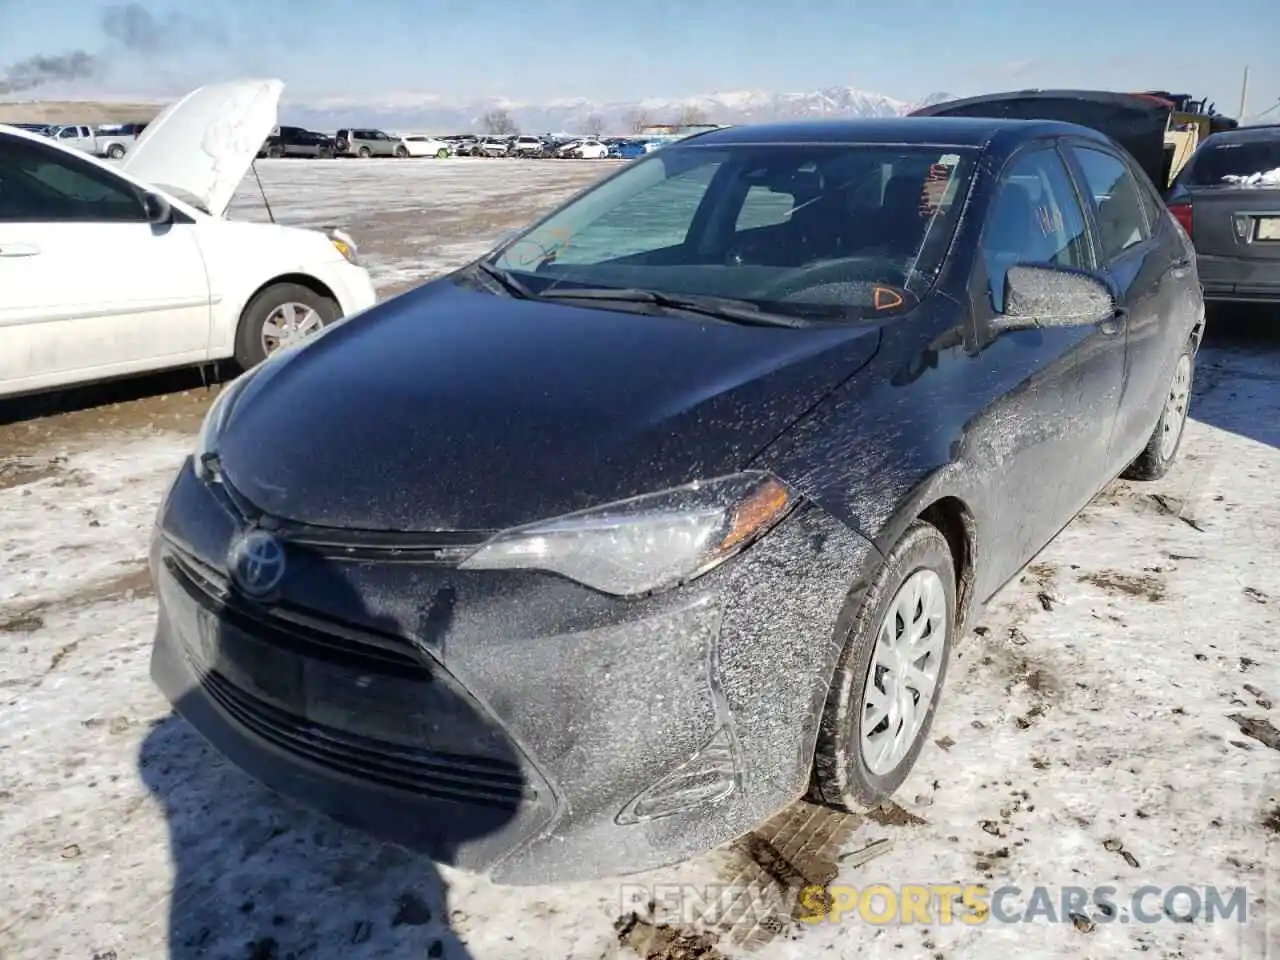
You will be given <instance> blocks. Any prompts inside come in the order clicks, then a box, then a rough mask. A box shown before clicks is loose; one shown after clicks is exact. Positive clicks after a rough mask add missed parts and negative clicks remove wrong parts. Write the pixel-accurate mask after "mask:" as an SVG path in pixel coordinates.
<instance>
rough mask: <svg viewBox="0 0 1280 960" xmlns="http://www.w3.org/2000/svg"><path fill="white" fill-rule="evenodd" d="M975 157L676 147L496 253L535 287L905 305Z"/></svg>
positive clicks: (960, 152)
mask: <svg viewBox="0 0 1280 960" xmlns="http://www.w3.org/2000/svg"><path fill="white" fill-rule="evenodd" d="M976 157H977V154H976V153H975V152H974V151H971V150H967V149H954V148H943V147H933V146H900V145H881V144H844V145H832V144H732V145H724V146H717V145H698V144H690V145H688V146H672V147H669V148H667V149H665V150H662V151H660V152H656V153H653V154H650V155H648V156H647V157H645V158H643V159H640V160H638V161H637V162H636V163H635V164H633V165H630V166H628V167H627V168H625V169H624V170H623V172H622V173H620V174H618V175H617V176H614V177H612V178H610V179H608V180H606V181H604V182H603V183H602V184H600V185H599V186H597V187H595V188H594V189H592V190H590V191H588V192H587V193H585V194H583V195H582V196H581V197H579V198H578V199H577V200H575V201H574V202H572V203H571V204H569V205H568V206H567V207H565V208H564V209H562V210H560V211H558V212H556V213H553V214H552V215H550V216H549V217H547V218H545V219H544V220H542V221H541V222H540V223H538V224H536V225H535V226H534V227H533V228H531V229H530V230H528V231H527V232H526V233H524V234H523V235H522V236H520V237H518V238H517V239H516V240H514V241H512V242H511V243H509V244H508V245H506V246H505V247H503V248H502V249H500V250H499V251H498V252H497V253H496V254H495V255H494V256H493V258H491V260H490V263H491V264H492V266H494V267H497V268H499V269H503V270H508V271H512V272H513V273H515V274H518V275H519V276H520V278H521V279H522V280H523V281H525V282H527V283H528V284H529V285H530V287H531V289H535V290H536V289H539V288H540V289H541V290H543V291H545V290H549V289H550V288H551V287H562V288H563V287H564V286H585V287H594V288H602V287H603V288H608V287H618V288H641V289H645V290H651V291H657V292H665V293H669V294H684V295H703V296H712V297H725V298H733V299H737V300H746V301H751V302H753V303H756V304H759V305H761V306H763V307H767V308H768V309H773V310H780V311H783V312H793V313H797V314H812V315H814V316H823V317H849V318H854V317H857V316H864V315H867V314H869V313H874V312H877V309H876V308H877V305H879V307H880V310H881V311H882V310H883V309H885V308H884V306H883V304H886V303H897V304H903V303H904V302H907V298H906V297H901V296H895V293H897V292H898V291H901V292H903V293H911V294H913V295H914V296H915V297H918V296H919V295H920V294H922V293H923V292H924V290H925V289H926V288H927V287H929V286H930V285H931V284H932V281H933V277H934V276H936V273H937V270H938V269H939V267H940V266H941V262H942V259H943V257H944V256H945V254H946V251H947V250H948V248H949V246H950V239H951V236H952V233H953V231H954V227H955V219H956V217H958V214H959V210H960V209H962V207H963V203H964V199H965V197H966V196H967V193H968V187H969V184H970V182H971V179H972V172H973V168H974V165H975V162H976ZM886 287H887V288H890V290H889V293H888V295H886V294H885V293H884V292H883V290H884V288H886ZM877 291H881V292H877Z"/></svg>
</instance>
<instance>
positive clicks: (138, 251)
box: [0, 80, 376, 397]
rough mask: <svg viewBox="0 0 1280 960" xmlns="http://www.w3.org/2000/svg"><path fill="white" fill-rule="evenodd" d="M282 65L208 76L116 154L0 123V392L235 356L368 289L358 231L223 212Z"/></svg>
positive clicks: (249, 356) (264, 123)
mask: <svg viewBox="0 0 1280 960" xmlns="http://www.w3.org/2000/svg"><path fill="white" fill-rule="evenodd" d="M283 89H284V84H283V83H282V82H281V81H279V80H240V81H233V82H228V83H219V84H214V85H211V86H206V87H202V88H200V89H199V90H196V91H194V92H193V93H190V94H188V95H187V96H186V97H184V98H183V99H181V100H179V101H178V102H177V103H174V104H172V105H170V106H169V107H167V108H165V109H164V110H163V111H162V112H161V113H160V115H159V116H158V117H156V119H155V120H153V121H152V122H151V123H150V124H148V126H147V128H146V130H144V131H143V133H142V135H141V136H140V137H138V140H137V143H136V144H135V145H134V146H133V148H132V149H131V150H130V151H129V153H128V155H127V156H126V157H125V159H124V161H123V163H120V164H111V163H107V162H102V161H97V160H95V159H93V158H92V157H87V156H85V155H84V154H83V153H80V152H78V151H75V150H69V149H65V148H62V147H60V146H58V145H57V143H55V142H53V141H50V140H48V139H47V138H44V137H39V136H36V135H34V134H31V133H28V132H25V131H23V130H19V129H17V128H16V127H7V126H0V397H3V396H11V395H16V394H21V393H29V392H34V391H39V390H45V389H53V388H58V387H65V386H70V385H73V384H78V383H85V382H90V381H95V380H104V379H107V378H111V377H119V376H125V375H129V374H136V373H143V372H146V371H152V370H160V369H166V368H170V367H179V366H188V365H192V364H201V363H207V362H210V361H215V360H221V359H226V358H233V359H234V360H235V361H236V362H237V363H238V364H239V365H240V366H241V367H244V368H247V367H250V366H253V365H254V364H256V363H258V362H260V361H261V360H263V359H264V358H265V357H266V356H267V355H268V354H270V353H273V352H274V351H275V350H277V349H280V348H282V347H285V346H288V345H290V344H292V343H296V342H297V341H298V340H300V339H301V338H303V337H305V336H307V335H308V334H310V333H313V332H315V331H316V330H319V329H320V328H322V327H323V326H325V325H326V324H328V323H331V322H333V321H335V320H338V319H339V318H342V317H344V316H350V315H351V314H353V313H356V312H358V311H360V310H363V309H365V308H366V307H369V306H372V305H373V303H374V302H375V299H376V297H375V295H374V290H373V284H372V282H371V281H370V278H369V274H368V272H367V271H366V270H365V269H364V268H363V267H361V266H360V265H359V262H358V258H357V253H356V248H355V244H354V243H353V242H352V240H351V238H350V237H348V236H347V235H346V234H344V233H342V232H341V231H339V230H337V229H336V228H334V229H326V230H324V231H319V230H304V229H300V228H296V227H287V226H282V225H279V224H276V223H252V222H247V221H237V220H230V219H227V218H226V216H225V214H226V210H227V206H228V205H229V204H230V202H231V197H232V194H233V193H234V192H235V190H236V188H237V187H238V186H239V185H240V182H241V181H242V180H243V179H244V177H245V175H246V174H247V173H248V172H249V168H250V166H251V164H252V163H253V160H254V157H255V156H256V155H257V152H258V149H259V148H260V147H261V146H262V142H263V141H264V140H265V139H266V138H267V136H268V135H269V134H270V132H271V130H272V128H273V127H274V126H275V125H276V122H277V120H276V115H277V110H278V106H279V102H280V93H281V91H282V90H283Z"/></svg>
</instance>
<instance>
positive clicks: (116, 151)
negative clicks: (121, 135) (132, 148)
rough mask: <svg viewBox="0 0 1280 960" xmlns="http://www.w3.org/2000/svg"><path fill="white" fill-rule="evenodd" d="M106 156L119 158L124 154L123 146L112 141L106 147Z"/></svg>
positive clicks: (113, 158)
mask: <svg viewBox="0 0 1280 960" xmlns="http://www.w3.org/2000/svg"><path fill="white" fill-rule="evenodd" d="M107 156H108V157H109V158H110V159H112V160H119V159H120V158H121V157H123V156H124V147H123V146H122V145H121V144H118V143H113V144H112V145H111V146H109V147H107Z"/></svg>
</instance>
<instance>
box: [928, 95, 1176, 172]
mask: <svg viewBox="0 0 1280 960" xmlns="http://www.w3.org/2000/svg"><path fill="white" fill-rule="evenodd" d="M1172 113H1173V104H1172V103H1170V102H1169V101H1167V100H1163V99H1160V98H1159V97H1154V96H1151V95H1148V94H1137V93H1112V92H1110V91H1105V90H1019V91H1017V92H1016V93H989V94H984V95H982V96H980V97H968V98H966V99H964V100H948V101H946V102H945V103H934V104H930V105H929V106H926V107H921V108H919V109H918V110H915V111H913V112H912V114H911V116H913V117H984V118H988V119H998V118H1008V119H1010V120H1059V121H1062V122H1064V123H1075V124H1079V125H1080V126H1082V127H1091V128H1093V129H1094V130H1097V131H1099V132H1101V133H1104V134H1106V135H1107V136H1108V137H1110V138H1111V139H1112V140H1114V141H1115V142H1116V143H1118V144H1120V146H1122V147H1124V148H1125V149H1126V150H1128V151H1129V153H1130V154H1132V155H1133V158H1134V159H1135V160H1137V161H1138V163H1139V164H1140V165H1141V167H1142V169H1143V170H1144V171H1146V174H1147V176H1149V177H1150V178H1151V182H1152V183H1154V184H1155V185H1156V186H1157V187H1158V188H1160V189H1161V190H1163V189H1164V187H1165V180H1166V179H1167V177H1166V173H1165V157H1164V133H1165V130H1166V128H1167V127H1168V125H1169V117H1170V115H1171V114H1172Z"/></svg>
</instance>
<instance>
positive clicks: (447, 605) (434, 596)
mask: <svg viewBox="0 0 1280 960" xmlns="http://www.w3.org/2000/svg"><path fill="white" fill-rule="evenodd" d="M242 524H243V521H242V519H241V518H240V517H239V516H238V515H237V511H236V510H235V509H230V508H229V507H228V501H227V500H226V499H225V498H223V497H220V496H219V495H218V493H217V490H216V488H211V487H210V486H208V485H206V484H204V483H202V482H200V481H198V480H197V479H196V478H195V477H194V475H193V474H192V472H191V470H190V467H189V466H184V469H183V471H182V473H181V474H180V476H179V478H178V480H177V481H176V483H175V485H174V487H173V489H172V491H171V492H170V495H169V497H168V498H167V500H166V502H165V504H164V506H163V507H162V510H161V514H160V518H159V526H158V529H157V534H156V537H155V539H154V543H153V551H152V568H153V575H154V576H155V579H156V583H157V591H158V595H159V600H160V617H159V621H158V626H157V631H156V642H155V648H154V652H153V658H152V674H153V677H154V678H155V680H156V682H157V683H158V684H159V686H160V687H161V689H162V690H163V691H164V693H165V694H166V696H167V697H168V698H169V699H170V701H171V702H172V703H173V704H174V706H175V708H176V709H177V711H178V712H179V713H181V714H182V715H183V716H184V717H185V718H186V719H187V720H188V721H189V722H190V723H191V724H192V725H193V726H194V727H196V728H197V729H198V730H199V731H200V732H201V733H202V734H203V735H204V736H205V737H206V738H207V739H208V740H209V741H210V742H211V743H212V744H213V745H214V747H215V748H217V749H218V750H219V751H221V752H222V753H223V754H225V755H226V756H227V757H228V758H229V759H231V761H232V762H233V763H235V764H236V765H238V766H240V767H241V768H243V769H244V770H245V771H247V772H248V773H249V774H250V775H252V776H254V777H255V778H257V779H259V780H261V781H262V782H264V783H265V784H267V785H268V786H270V787H272V788H274V789H276V790H278V791H279V792H281V793H284V794H286V795H289V796H292V797H294V798H296V799H298V800H299V801H301V802H303V803H305V804H308V805H310V806H312V807H315V808H317V809H319V810H321V811H323V812H325V813H328V814H329V815H331V816H333V817H334V818H335V819H338V820H341V821H343V822H346V823H350V824H353V825H355V826H358V827H360V828H362V829H364V830H366V831H368V832H370V833H372V834H374V835H376V836H378V837H381V838H383V839H386V840H389V841H392V842H396V843H400V844H403V845H405V846H407V847H410V848H412V849H416V850H419V851H422V852H424V853H426V854H428V855H429V856H431V857H433V858H434V859H436V860H438V861H440V862H443V863H448V864H451V865H454V866H458V867H461V868H463V869H467V870H472V871H477V872H488V873H490V874H491V875H492V877H493V879H494V880H496V881H497V882H500V883H548V882H561V881H570V880H584V879H590V878H594V877H599V876H608V875H618V874H625V873H631V872H635V871H639V870H645V869H650V868H653V867H658V866H662V865H665V864H669V863H673V862H676V861H679V860H683V859H685V858H687V857H690V856H693V855H696V854H698V853H701V852H704V851H706V850H709V849H711V848H713V847H715V846H718V845H719V844H721V843H723V842H725V841H728V840H730V839H732V838H733V837H735V836H738V835H740V834H742V833H744V832H746V831H747V830H749V829H751V828H752V827H753V826H755V825H756V824H758V823H759V822H760V821H762V820H764V819H766V818H767V817H768V816H769V815H771V814H772V813H774V812H775V811H777V810H778V809H779V808H781V807H782V806H784V805H785V804H787V803H788V802H790V801H791V800H793V799H794V798H795V797H797V796H798V795H799V794H800V793H802V792H803V791H804V789H805V788H806V786H807V784H808V779H809V766H810V762H811V756H812V748H813V742H814V738H815V736H816V729H817V722H818V719H819V715H820V712H821V708H822V704H823V701H824V699H825V696H826V691H827V689H828V685H829V683H830V677H831V674H832V672H833V670H834V664H835V658H836V656H837V654H838V652H839V638H840V636H841V633H840V627H839V624H841V623H843V622H844V620H843V619H842V617H847V616H848V615H849V613H850V611H851V610H852V609H853V608H854V605H856V603H857V602H858V601H859V600H860V597H861V583H862V582H864V578H865V577H866V576H868V575H869V574H870V573H871V571H872V570H873V568H874V566H875V562H876V557H875V553H874V549H873V548H872V547H871V546H870V545H869V544H868V543H867V542H866V541H864V540H862V539H861V538H859V537H857V536H856V535H854V534H852V533H851V532H849V531H848V530H847V529H846V528H844V527H843V526H841V525H840V524H838V523H836V522H835V521H834V520H832V519H831V518H830V517H828V516H827V515H826V514H825V513H823V512H821V511H819V510H817V509H816V508H806V509H804V510H802V511H800V512H798V513H797V514H794V515H793V516H792V517H790V518H789V519H788V520H787V521H785V522H784V523H783V524H782V525H781V526H780V527H779V528H778V529H777V530H775V531H774V532H773V533H772V534H771V535H770V536H768V537H766V538H765V539H764V540H762V541H761V542H759V543H758V544H756V545H755V546H753V547H752V548H751V549H750V550H748V551H747V552H746V553H744V554H743V555H742V556H740V557H738V558H737V559H736V560H735V561H732V562H731V563H729V564H726V565H725V566H723V567H721V568H719V569H718V570H716V571H713V572H712V573H711V574H708V575H707V576H705V577H703V578H701V579H700V580H698V581H696V582H695V583H694V584H692V585H689V586H687V587H685V588H680V589H677V590H673V591H670V592H668V593H666V594H662V595H659V596H657V597H653V598H649V599H646V600H642V601H620V600H617V599H615V598H609V597H604V596H602V595H600V594H597V593H595V592H593V591H590V590H587V589H586V588H583V587H580V586H578V585H576V584H573V583H570V582H568V581H566V580H563V579H561V578H557V577H552V576H547V575H542V574H533V573H522V572H466V571H460V570H457V569H456V567H454V566H451V565H444V564H437V565H433V564H431V563H430V562H419V561H414V562H403V561H402V560H401V561H399V562H396V561H393V560H392V559H391V558H390V555H382V556H379V555H378V554H377V551H376V550H374V549H372V548H369V549H365V550H364V551H363V552H359V551H357V552H356V553H352V551H351V550H350V549H349V547H344V548H343V549H342V551H340V552H341V553H343V555H342V556H338V555H337V554H335V553H334V551H332V550H329V549H328V548H326V547H323V546H318V545H316V544H315V543H303V542H302V541H301V540H299V541H298V542H294V541H293V540H291V539H289V537H290V536H291V534H290V532H289V531H288V530H287V529H286V528H282V529H281V531H280V532H281V534H282V535H283V536H284V537H285V538H286V539H285V543H286V550H287V553H288V556H289V557H290V561H291V563H293V564H295V566H294V567H293V572H291V574H290V575H289V577H287V578H286V580H285V581H284V582H283V583H282V585H281V587H280V591H281V592H280V595H279V596H278V597H275V598H273V600H272V601H271V603H269V604H255V603H252V602H249V601H247V600H245V599H244V598H243V597H241V596H239V595H238V594H237V592H236V591H235V590H234V589H230V588H229V587H228V583H227V579H226V575H225V569H226V564H225V562H224V560H223V558H224V557H225V556H226V555H227V550H228V549H229V546H230V544H231V543H232V541H233V538H234V537H235V536H236V534H237V531H238V530H239V529H240V527H241V526H242ZM353 557H354V559H353Z"/></svg>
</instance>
